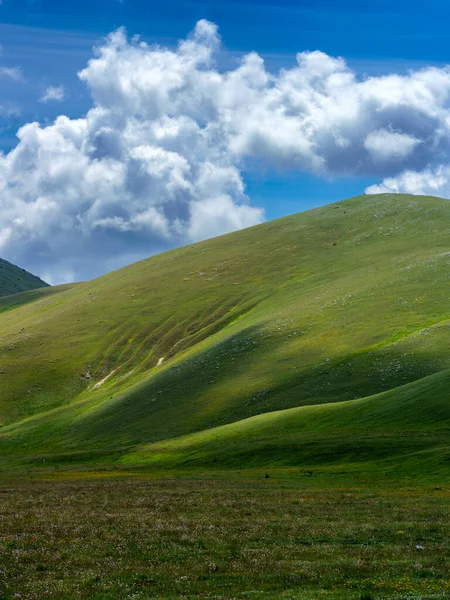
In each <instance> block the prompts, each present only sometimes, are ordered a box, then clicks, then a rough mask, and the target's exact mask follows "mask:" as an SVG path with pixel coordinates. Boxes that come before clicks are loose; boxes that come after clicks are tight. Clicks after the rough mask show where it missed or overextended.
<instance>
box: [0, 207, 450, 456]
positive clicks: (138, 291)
mask: <svg viewBox="0 0 450 600" xmlns="http://www.w3.org/2000/svg"><path fill="white" fill-rule="evenodd" d="M449 232H450V203H449V202H448V201H446V200H440V199H436V198H427V197H411V196H392V195H380V196H364V197H358V198H353V199H351V200H347V201H345V202H341V203H337V204H334V205H329V206H326V207H323V208H320V209H316V210H313V211H309V212H306V213H301V214H298V215H294V216H291V217H287V218H284V219H279V220H277V221H273V222H269V223H266V224H263V225H260V226H257V227H253V228H250V229H247V230H244V231H240V232H237V233H233V234H230V235H227V236H222V237H220V238H215V239H213V240H208V241H206V242H202V243H200V244H195V245H192V246H188V247H185V248H181V249H178V250H173V251H170V252H166V253H164V254H161V255H158V256H155V257H153V258H151V259H148V260H146V261H143V262H141V263H137V264H135V265H132V266H130V267H127V268H124V269H122V270H119V271H116V272H114V273H111V274H109V275H107V276H104V277H102V278H99V279H97V280H94V281H92V282H89V283H84V284H77V285H75V286H73V287H70V288H68V289H64V288H63V289H61V290H59V291H58V292H57V293H55V294H53V295H51V296H50V295H46V296H42V297H40V298H38V299H37V300H35V301H33V302H27V303H24V304H23V305H21V306H17V307H16V308H13V309H11V310H7V311H4V312H2V313H0V359H1V368H0V371H1V374H0V423H3V425H4V426H6V425H7V424H8V423H13V422H17V423H18V424H17V425H15V426H14V427H13V428H6V427H4V428H3V429H2V430H1V431H2V432H4V433H3V434H2V435H3V438H2V439H3V440H6V441H5V443H6V442H7V446H5V452H6V451H7V448H10V449H12V448H15V449H17V448H22V449H24V451H25V449H26V448H28V450H29V451H30V452H36V451H37V450H43V451H44V450H48V451H49V452H56V451H58V452H64V451H66V450H67V451H74V450H76V449H79V450H83V451H84V450H86V451H91V450H92V451H95V452H97V451H98V452H109V451H112V449H116V450H117V451H120V452H122V450H123V449H129V448H130V447H133V446H134V445H136V444H141V443H146V442H152V441H157V440H162V439H167V438H170V437H175V436H179V435H183V434H188V433H191V432H195V431H200V430H202V429H206V428H208V427H212V426H217V425H221V424H225V423H231V422H235V421H239V420H242V419H246V418H247V417H250V416H252V415H257V414H260V413H264V412H268V411H274V410H280V409H286V408H291V407H297V406H305V405H313V404H321V403H328V402H337V401H343V400H353V399H355V398H360V397H365V396H370V395H373V394H376V393H379V392H382V391H384V390H389V389H394V388H396V387H398V386H400V385H403V384H405V383H408V382H410V381H415V380H418V379H420V378H423V377H425V376H428V375H430V374H433V373H437V372H439V371H442V370H444V369H446V368H450V338H449V335H448V334H449V325H450V304H449V302H450V300H449V299H450V286H449V271H450V241H449V240H450V237H449ZM161 359H164V360H163V362H162V363H161ZM158 363H161V364H160V365H159V366H158ZM102 381H103V383H101V382H102ZM100 383H101V385H100V386H99V385H98V384H100ZM95 386H98V387H97V388H95ZM58 407H60V408H58ZM48 411H53V412H48ZM32 415H35V416H34V418H33V419H31V421H26V422H24V423H22V424H21V423H20V421H21V420H22V419H24V418H26V417H28V416H32ZM20 432H22V433H20ZM25 432H26V433H25ZM14 440H15V441H14ZM17 440H21V441H20V444H19V445H17V444H16V442H17ZM17 443H19V442H17ZM28 450H27V451H28Z"/></svg>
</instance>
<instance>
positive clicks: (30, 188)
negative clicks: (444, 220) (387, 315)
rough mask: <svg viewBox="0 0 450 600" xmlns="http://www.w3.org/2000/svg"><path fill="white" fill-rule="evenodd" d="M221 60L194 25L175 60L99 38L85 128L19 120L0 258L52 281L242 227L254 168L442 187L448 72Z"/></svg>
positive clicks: (302, 59)
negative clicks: (226, 63)
mask: <svg viewBox="0 0 450 600" xmlns="http://www.w3.org/2000/svg"><path fill="white" fill-rule="evenodd" d="M220 51H221V43H220V38H219V36H218V32H217V27H216V26H215V25H214V24H212V23H209V22H207V21H200V22H199V23H198V24H197V26H196V28H195V31H194V32H193V34H192V35H190V36H189V37H188V38H187V39H186V40H184V41H182V42H180V44H179V45H178V47H177V48H176V49H175V50H170V49H167V48H164V47H158V46H156V47H153V46H148V45H147V44H145V43H143V42H141V41H139V39H138V38H133V39H132V40H131V41H129V40H128V39H127V37H126V34H125V32H124V31H123V30H121V29H120V30H118V31H116V32H114V33H112V34H111V35H110V36H109V37H108V38H107V39H106V40H105V41H104V43H103V44H102V45H101V46H100V47H99V48H97V49H96V50H95V56H94V57H93V58H92V60H91V61H89V63H88V65H87V66H86V68H85V69H84V70H83V71H81V73H80V74H79V76H80V78H81V79H82V80H83V81H84V82H85V83H86V85H87V87H88V89H89V91H90V94H91V97H92V103H93V106H92V108H91V109H90V110H89V111H88V113H87V115H86V116H85V117H83V118H80V119H69V118H68V117H65V116H61V117H59V118H58V119H56V121H55V122H54V123H53V124H51V125H49V126H41V125H39V124H38V123H30V124H28V125H26V126H24V127H22V128H21V129H20V131H19V132H18V137H19V143H18V145H17V147H16V148H15V149H14V150H12V151H11V152H10V153H9V154H6V155H0V254H3V256H5V257H8V258H9V259H10V260H15V261H16V262H20V263H21V264H23V265H24V266H28V267H29V268H31V269H32V270H33V271H36V272H40V273H51V274H52V275H51V277H52V281H58V280H67V279H69V278H80V277H86V276H92V275H95V274H98V273H99V272H102V271H105V270H107V269H110V268H114V267H117V266H120V265H122V264H125V263H126V262H129V261H130V260H136V259H138V258H141V257H143V256H146V255H149V254H151V253H153V252H156V251H159V250H163V249H165V248H169V247H172V246H174V245H177V244H181V243H186V242H191V241H194V240H199V239H203V238H205V237H209V236H211V235H216V234H220V233H224V232H227V231H232V230H235V229H239V228H242V227H247V226H250V225H254V224H256V223H259V222H261V221H262V220H263V218H264V213H263V211H262V210H261V209H260V208H258V207H254V206H252V205H251V204H250V202H249V199H248V198H247V196H246V193H245V185H244V181H243V175H242V171H243V170H244V169H257V168H259V167H260V166H261V165H263V166H265V165H267V166H269V167H278V168H285V169H286V168H288V169H297V170H303V171H308V172H311V173H315V174H318V175H341V174H354V175H360V174H366V175H368V174H369V175H377V176H379V177H380V178H385V182H384V184H383V186H384V187H383V189H384V188H386V189H387V188H389V186H391V187H392V188H394V187H395V186H397V188H398V189H406V188H408V189H410V190H413V189H417V190H422V189H425V186H426V185H427V186H428V187H430V186H432V185H435V183H434V184H433V181H434V182H436V180H437V179H438V180H442V181H443V180H444V179H445V178H446V170H445V169H446V168H445V167H441V172H439V169H436V168H434V167H433V163H434V161H436V157H439V159H440V160H441V162H444V160H445V158H446V157H448V155H449V150H450V146H449V140H450V136H449V127H450V70H449V69H448V68H443V69H437V68H427V69H423V70H420V71H415V72H411V73H410V74H408V75H404V76H399V75H389V76H383V77H372V78H367V79H363V80H359V79H358V77H357V76H356V74H355V73H353V72H352V71H351V70H350V68H349V67H348V66H347V64H346V63H345V61H344V60H343V59H341V58H333V57H330V56H327V55H326V54H324V53H322V52H303V53H300V54H298V55H297V60H296V64H295V65H294V66H293V67H292V68H291V69H284V70H282V71H280V72H279V73H277V74H272V73H269V72H267V70H266V68H265V65H264V61H263V60H262V59H261V57H259V56H258V55H257V54H256V53H251V54H249V55H247V56H245V57H244V58H243V59H242V60H241V62H240V63H239V64H238V65H237V66H236V67H235V68H233V69H230V70H228V71H225V72H223V71H219V70H218V68H217V66H216V63H215V59H216V56H217V54H218V53H219V52H220ZM49 89H53V90H56V89H58V88H49ZM47 92H49V90H47ZM62 94H64V90H62ZM50 96H53V97H52V98H51V99H53V100H58V99H60V98H58V97H56V96H58V94H57V93H56V92H52V93H51V94H50ZM49 99H50V98H49ZM61 99H62V98H61ZM402 171H407V172H408V173H406V174H404V175H403V176H402V179H398V178H397V179H394V177H395V175H396V174H398V173H399V172H402ZM419 171H423V174H422V175H421V176H419V175H417V172H419ZM414 173H416V174H414ZM424 173H427V177H428V183H427V184H426V185H425V183H423V182H422V183H419V182H418V181H419V179H420V180H421V181H422V180H423V179H424V177H425V175H424ZM414 177H416V183H415V184H414V183H412V182H413V180H414ZM418 178H419V179H418ZM436 178H437V179H436ZM439 178H440V179H439ZM389 182H390V183H389ZM421 186H422V187H421ZM438 187H439V185H438ZM427 189H428V188H427ZM439 189H443V188H442V185H441V186H440V187H439Z"/></svg>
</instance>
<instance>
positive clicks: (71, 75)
mask: <svg viewBox="0 0 450 600" xmlns="http://www.w3.org/2000/svg"><path fill="white" fill-rule="evenodd" d="M449 18H450V4H449V3H448V2H445V1H443V0H429V1H428V2H427V4H426V10H424V5H423V3H420V4H419V3H414V2H411V1H405V0H397V1H396V2H392V0H389V1H388V0H368V1H365V2H361V1H360V0H358V1H357V0H278V1H275V0H245V1H238V0H221V1H220V2H218V1H216V2H208V1H202V0H199V1H196V0H164V1H163V2H161V1H160V0H158V1H157V2H156V1H145V2H144V1H139V0H122V1H118V0H90V1H86V0H79V1H77V2H61V1H60V0H3V1H2V3H1V5H0V43H1V45H2V54H1V56H0V59H1V60H0V67H1V68H3V69H20V73H21V77H9V76H4V77H2V78H0V85H1V88H0V89H1V92H0V106H2V107H4V108H5V110H4V113H3V116H1V117H0V125H1V128H0V149H1V150H3V152H5V153H7V152H9V151H10V150H11V149H12V148H14V147H15V145H16V144H17V138H16V135H15V134H16V132H17V129H18V128H19V127H20V126H22V125H24V124H25V123H30V122H33V121H38V122H39V123H41V125H42V126H45V125H48V124H50V123H51V122H52V121H53V120H54V119H55V117H57V116H58V115H60V114H64V115H67V116H68V117H70V118H71V119H75V118H77V117H82V116H84V115H85V114H86V113H87V111H88V110H89V109H90V108H91V107H92V99H91V95H90V92H89V90H88V87H87V86H86V83H85V82H82V81H80V79H79V78H78V76H77V73H78V72H79V71H80V70H82V69H83V68H84V67H85V66H86V64H87V62H88V61H89V59H90V58H91V57H92V48H93V46H94V45H98V44H100V45H101V44H102V40H103V39H104V37H105V36H106V35H107V34H109V33H110V32H112V31H114V30H116V29H117V28H118V27H121V26H124V27H125V28H126V30H127V32H128V34H129V36H133V35H135V34H139V35H140V36H141V38H142V39H143V40H145V41H147V42H148V43H149V44H153V43H157V44H160V45H162V46H164V47H167V48H176V45H177V42H178V40H179V39H183V38H185V37H186V35H187V34H188V32H189V31H191V30H192V29H193V28H194V26H195V24H196V22H197V21H199V20H200V19H207V20H209V21H211V22H213V23H215V24H217V25H218V27H219V31H220V35H221V37H222V39H223V49H222V51H221V53H220V58H219V63H220V64H219V70H220V69H223V70H226V69H228V68H235V66H236V65H237V63H238V61H239V59H240V58H241V57H242V56H243V55H245V54H246V53H248V52H251V51H256V52H257V53H258V54H259V55H260V56H261V57H263V58H264V60H265V63H266V68H267V70H268V71H270V72H272V73H277V72H278V71H279V69H280V68H282V67H286V68H292V67H293V66H294V65H295V55H296V53H297V52H303V51H314V50H320V51H321V52H323V53H326V54H327V55H329V56H331V57H337V56H342V57H343V58H344V59H345V61H346V62H347V65H348V68H349V69H351V70H352V72H354V74H355V75H356V77H357V78H361V79H367V78H369V77H371V76H374V77H380V76H382V75H385V74H389V73H397V74H407V73H408V72H409V71H410V70H413V71H417V70H420V69H423V68H427V67H429V66H436V67H438V68H439V69H443V68H444V67H445V65H446V64H447V63H448V62H449V56H448V54H449V51H448V22H449ZM49 87H55V88H58V87H62V88H63V89H64V99H63V100H62V101H58V102H57V101H49V102H42V97H43V96H44V95H45V92H46V90H48V88H49ZM389 127H391V126H390V125H389ZM389 127H388V129H389ZM392 127H393V129H392V128H391V129H392V130H393V131H394V130H395V132H397V131H399V130H400V129H399V127H397V125H395V124H394V126H392ZM402 131H403V130H402ZM413 137H414V136H413ZM420 143H422V142H420ZM414 164H415V163H414ZM423 166H426V164H425V163H423V164H422V167H423ZM380 173H381V172H377V173H374V172H371V170H370V169H366V171H364V169H362V170H360V171H359V172H357V173H354V172H353V173H352V169H351V168H349V169H347V170H346V169H343V170H342V171H341V172H339V171H338V172H336V170H334V171H332V170H330V171H328V172H327V173H320V174H317V173H315V172H314V170H312V171H311V170H309V171H308V169H302V168H297V167H292V165H289V166H288V167H287V168H280V165H272V164H269V165H266V166H265V167H264V168H261V169H251V168H250V169H249V168H248V166H247V165H246V164H244V165H243V166H242V176H243V180H244V182H245V185H246V191H247V194H248V196H249V197H250V199H251V202H252V204H255V205H257V206H258V207H262V208H264V210H265V218H269V219H270V218H276V217H279V216H283V215H285V214H290V213H293V212H297V211H299V210H304V209H307V208H310V207H314V206H318V205H320V204H324V203H327V202H331V201H334V200H339V199H342V198H345V197H348V196H351V195H356V194H360V193H362V192H363V191H364V190H365V189H366V188H367V187H368V186H370V185H372V184H378V183H380V181H381V180H382V179H383V177H384V175H387V176H389V175H392V174H393V173H390V172H389V169H387V170H386V173H381V175H380ZM0 240H1V235H0ZM8 256H9V255H8ZM12 257H13V258H14V256H12ZM24 260H25V262H27V259H26V257H24ZM34 268H35V270H36V267H34Z"/></svg>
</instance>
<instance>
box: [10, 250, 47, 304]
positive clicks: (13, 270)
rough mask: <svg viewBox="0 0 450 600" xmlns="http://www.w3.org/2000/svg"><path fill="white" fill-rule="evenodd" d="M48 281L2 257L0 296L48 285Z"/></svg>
mask: <svg viewBox="0 0 450 600" xmlns="http://www.w3.org/2000/svg"><path fill="white" fill-rule="evenodd" d="M47 286H48V283H45V281H42V279H39V277H36V275H32V274H31V273H28V271H25V269H21V268H20V267H16V266H15V265H13V264H11V263H10V262H8V261H6V260H3V259H1V258H0V297H3V296H9V295H11V294H18V293H20V292H25V291H27V290H34V289H36V288H43V287H47Z"/></svg>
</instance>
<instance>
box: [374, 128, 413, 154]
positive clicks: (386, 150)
mask: <svg viewBox="0 0 450 600" xmlns="http://www.w3.org/2000/svg"><path fill="white" fill-rule="evenodd" d="M417 144H420V140H418V139H417V138H415V137H413V136H411V135H407V134H405V133H396V132H394V131H388V130H386V129H380V130H379V131H372V132H371V133H369V135H368V136H367V137H366V139H365V140H364V148H365V149H366V150H368V151H369V152H370V154H371V155H372V156H373V158H374V159H375V160H377V161H388V160H401V159H404V158H406V157H408V156H409V155H410V154H411V153H412V152H413V150H414V148H415V147H416V146H417Z"/></svg>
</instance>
